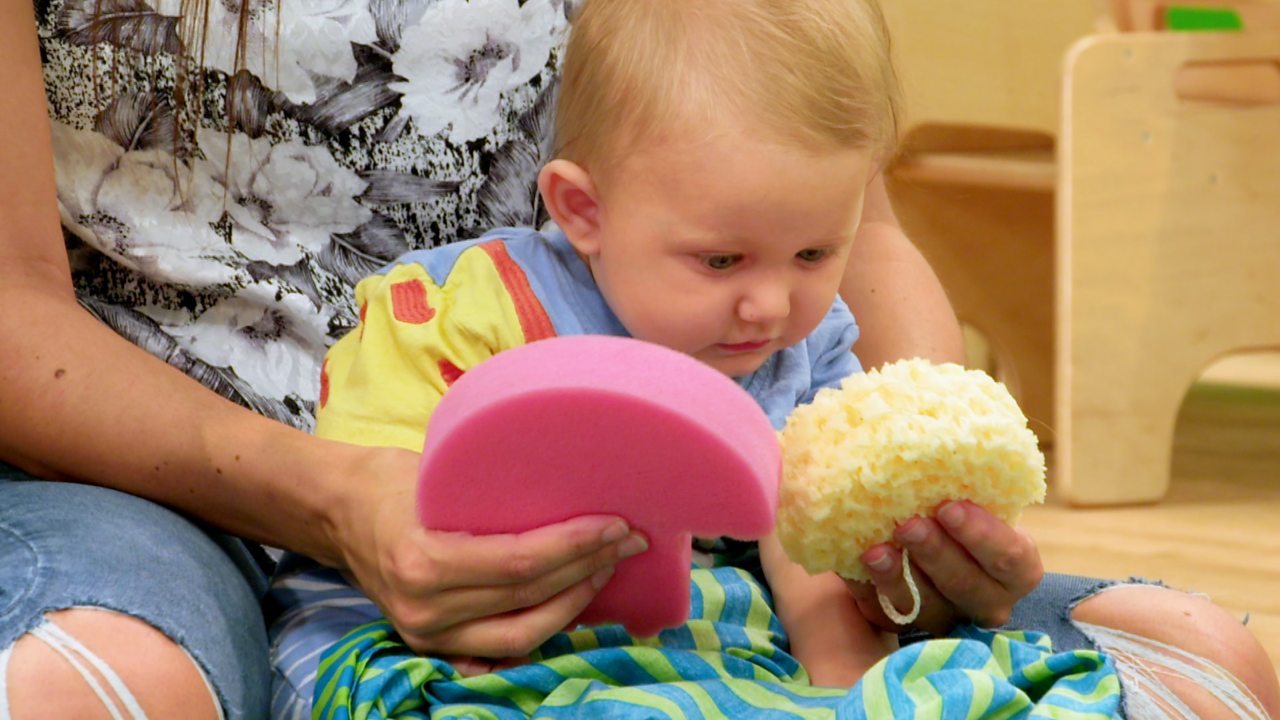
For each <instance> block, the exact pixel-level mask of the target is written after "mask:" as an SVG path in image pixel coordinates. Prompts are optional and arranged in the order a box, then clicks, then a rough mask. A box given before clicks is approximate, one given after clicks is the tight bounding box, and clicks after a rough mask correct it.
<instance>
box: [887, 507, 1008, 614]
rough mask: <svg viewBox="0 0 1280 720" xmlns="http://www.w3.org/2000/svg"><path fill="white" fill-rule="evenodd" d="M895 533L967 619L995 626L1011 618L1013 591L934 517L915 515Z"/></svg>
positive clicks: (922, 571)
mask: <svg viewBox="0 0 1280 720" xmlns="http://www.w3.org/2000/svg"><path fill="white" fill-rule="evenodd" d="M894 537H895V538H896V539H897V540H898V542H900V543H902V546H903V547H904V548H905V549H906V550H907V551H908V552H909V553H910V557H911V562H912V564H914V565H915V566H917V567H919V568H920V570H921V573H922V574H924V575H926V576H927V577H928V578H929V582H930V583H931V584H932V585H933V587H934V588H935V589H936V590H937V592H938V593H939V594H940V595H941V596H943V597H945V598H946V599H947V601H948V603H949V604H950V605H951V606H952V607H953V608H954V609H955V610H956V611H957V612H958V613H959V615H961V616H963V617H964V618H965V619H969V620H973V621H974V622H976V623H978V624H979V625H984V626H987V627H994V626H997V625H1001V624H1003V623H1004V622H1005V620H1007V619H1008V613H1009V611H1010V610H1011V609H1012V607H1013V602H1014V599H1013V597H1012V594H1011V593H1010V592H1009V590H1008V589H1007V588H1005V587H1004V586H1003V585H1002V584H1001V583H1000V582H999V581H997V580H996V579H995V578H993V577H991V575H990V574H988V573H987V571H986V569H985V568H983V567H982V566H981V565H980V564H979V563H978V562H977V561H976V560H975V559H974V558H973V557H971V556H970V555H969V552H968V550H967V549H966V548H965V547H963V546H962V545H961V544H960V543H959V542H957V541H956V540H955V539H954V538H952V537H951V536H950V535H948V534H947V533H946V532H944V531H943V530H942V528H941V527H940V526H939V525H938V523H937V522H935V521H934V520H933V519H931V518H912V519H911V520H908V521H907V522H905V523H903V524H902V525H901V526H899V527H898V529H897V530H896V531H895V533H894Z"/></svg>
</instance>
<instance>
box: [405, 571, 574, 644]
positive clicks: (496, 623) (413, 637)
mask: <svg viewBox="0 0 1280 720" xmlns="http://www.w3.org/2000/svg"><path fill="white" fill-rule="evenodd" d="M595 595H596V588H595V587H594V586H593V585H592V584H591V582H590V581H584V582H580V583H578V584H576V585H574V586H572V587H570V588H568V589H567V590H565V591H563V592H561V593H559V594H558V595H556V596H554V597H552V598H551V599H549V600H547V601H546V602H544V603H541V604H538V605H535V606H533V607H529V608H525V609H523V610H520V611H516V612H511V613H506V614H503V615H489V616H486V617H482V618H478V619H475V620H472V621H470V622H465V623H461V624H458V625H453V626H451V627H449V628H447V629H445V630H443V631H441V632H437V633H429V634H418V633H408V634H406V633H404V632H402V633H401V637H402V638H403V639H404V641H405V644H407V645H408V646H409V647H410V648H411V649H413V650H414V651H415V652H418V653H424V654H425V653H429V654H435V655H439V654H442V653H445V654H459V655H472V656H480V657H485V658H510V657H520V656H524V655H528V654H529V653H530V652H532V651H533V650H534V649H536V648H537V647H538V646H539V645H541V644H542V643H543V642H546V640H547V638H549V637H551V636H552V635H554V634H556V633H557V632H560V631H561V630H563V629H564V628H565V627H566V626H568V625H569V623H570V622H571V621H572V620H573V619H574V618H576V617H577V616H578V615H579V614H581V613H582V611H583V610H584V609H585V608H586V607H587V604H588V603H590V602H591V599H592V598H594V597H595Z"/></svg>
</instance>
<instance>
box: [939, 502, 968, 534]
mask: <svg viewBox="0 0 1280 720" xmlns="http://www.w3.org/2000/svg"><path fill="white" fill-rule="evenodd" d="M938 519H939V520H941V521H942V524H943V525H946V526H947V527H949V528H951V529H952V530H955V529H956V528H958V527H960V526H961V525H963V524H964V506H962V505H961V504H960V503H957V502H953V503H947V504H946V506H945V507H943V508H942V510H940V511H938Z"/></svg>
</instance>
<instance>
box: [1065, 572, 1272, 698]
mask: <svg viewBox="0 0 1280 720" xmlns="http://www.w3.org/2000/svg"><path fill="white" fill-rule="evenodd" d="M1072 618H1073V619H1074V620H1076V621H1079V622H1084V623H1088V624H1090V625H1096V626H1100V627H1102V628H1110V629H1113V630H1119V631H1122V632H1124V633H1130V634H1132V635H1135V636H1138V637H1139V638H1145V639H1148V640H1154V641H1156V642H1157V643H1163V644H1164V645H1167V646H1172V647H1173V648H1177V649H1178V650H1182V651H1184V652H1186V653H1189V654H1190V655H1192V656H1195V657H1197V658H1200V659H1202V660H1205V661H1208V662H1210V663H1213V664H1214V665H1216V666H1218V667H1220V668H1221V669H1222V670H1224V671H1226V672H1227V673H1230V674H1231V675H1232V676H1234V678H1235V679H1236V680H1238V681H1239V683H1240V684H1241V685H1243V686H1244V688H1247V689H1248V691H1249V692H1250V693H1252V695H1253V696H1254V697H1255V698H1256V699H1257V702H1258V703H1260V704H1261V706H1262V707H1263V708H1264V709H1265V710H1266V712H1267V713H1268V715H1269V716H1270V717H1276V718H1280V685H1277V679H1276V672H1275V668H1274V666H1273V664H1272V661H1271V658H1270V657H1268V655H1267V653H1266V651H1265V650H1264V649H1263V647H1262V645H1261V644H1260V643H1259V642H1258V640H1257V638H1255V637H1254V636H1253V634H1252V633H1251V632H1249V630H1248V628H1246V627H1245V626H1244V624H1243V623H1242V622H1241V621H1240V620H1239V619H1238V618H1235V617H1233V616H1232V615H1231V614H1230V613H1228V612H1227V611H1225V610H1223V609H1222V608H1221V607H1219V606H1217V605H1215V604H1213V603H1212V602H1211V601H1209V600H1208V599H1206V598H1203V597H1199V596H1196V595H1190V594H1187V593H1184V592H1179V591H1177V590H1170V589H1167V588H1161V587H1155V586H1149V585H1129V586H1123V587H1117V588H1114V589H1111V590H1108V591H1105V592H1101V593H1098V594H1096V595H1094V596H1092V597H1090V598H1088V599H1086V600H1084V601H1082V602H1080V604H1078V605H1077V606H1076V607H1075V609H1074V610H1073V611H1072ZM1094 639H1095V640H1097V639H1098V638H1096V637H1095V638H1094ZM1101 645H1102V647H1101V648H1100V649H1102V650H1104V651H1108V650H1109V648H1107V647H1106V643H1105V642H1104V643H1101ZM1110 651H1111V652H1112V654H1113V656H1116V655H1120V653H1118V652H1116V651H1115V649H1114V648H1111V649H1110ZM1124 655H1125V657H1124V660H1125V661H1130V660H1132V661H1135V662H1138V663H1140V664H1141V665H1143V666H1145V669H1147V670H1151V671H1154V672H1156V673H1158V674H1159V677H1161V678H1167V682H1166V685H1167V686H1168V688H1169V689H1170V690H1171V691H1172V692H1173V694H1174V695H1176V696H1177V697H1178V699H1180V700H1181V701H1182V702H1184V703H1186V704H1187V705H1188V706H1189V707H1190V708H1191V709H1192V710H1194V711H1196V712H1197V713H1198V714H1199V715H1200V717H1204V718H1215V717H1222V718H1237V717H1239V715H1238V714H1237V713H1236V712H1234V711H1232V710H1231V709H1230V708H1229V707H1228V706H1227V705H1225V704H1224V703H1223V701H1222V700H1221V692H1220V691H1214V690H1212V689H1210V688H1208V687H1205V686H1204V685H1203V684H1202V683H1201V682H1197V681H1194V680H1190V679H1188V678H1186V677H1184V676H1183V675H1182V674H1181V673H1180V672H1179V671H1178V669H1177V665H1176V663H1181V662H1183V660H1185V659H1186V658H1183V659H1181V660H1180V659H1178V657H1177V656H1176V655H1174V654H1172V653H1170V652H1168V651H1160V650H1153V651H1152V652H1151V653H1145V652H1144V653H1127V652H1126V653H1124ZM1119 659H1120V658H1117V660H1119ZM1167 661H1173V662H1174V663H1175V665H1173V666H1171V665H1170V664H1168V662H1167ZM1118 664H1119V663H1118ZM1122 672H1123V671H1122Z"/></svg>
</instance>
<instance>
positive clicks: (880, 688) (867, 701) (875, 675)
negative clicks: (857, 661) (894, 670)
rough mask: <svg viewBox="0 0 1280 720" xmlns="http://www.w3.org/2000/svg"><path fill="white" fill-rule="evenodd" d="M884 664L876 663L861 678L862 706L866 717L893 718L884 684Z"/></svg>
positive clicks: (891, 706)
mask: <svg viewBox="0 0 1280 720" xmlns="http://www.w3.org/2000/svg"><path fill="white" fill-rule="evenodd" d="M885 667H886V666H885V663H876V664H875V665H873V666H872V667H871V669H870V670H868V671H867V674H866V675H863V676H862V706H863V709H864V710H866V712H867V717H872V718H891V717H893V704H892V703H891V702H890V701H889V690H888V688H887V687H886V686H885V682H884V668H885Z"/></svg>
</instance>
